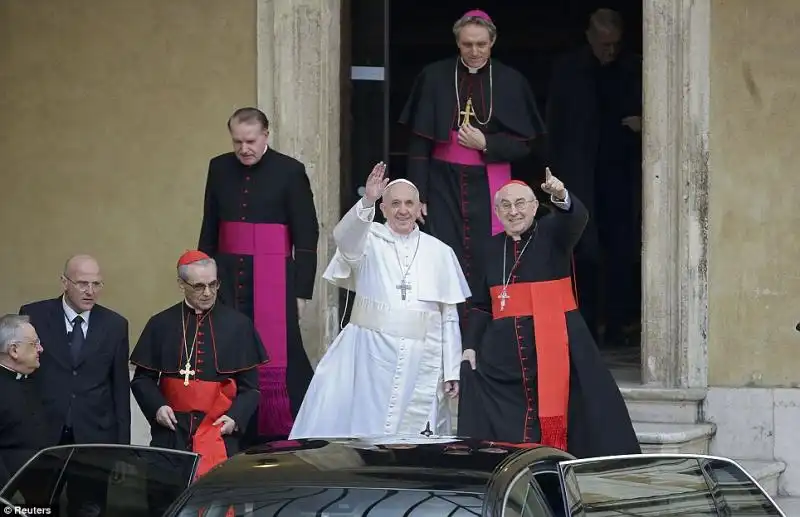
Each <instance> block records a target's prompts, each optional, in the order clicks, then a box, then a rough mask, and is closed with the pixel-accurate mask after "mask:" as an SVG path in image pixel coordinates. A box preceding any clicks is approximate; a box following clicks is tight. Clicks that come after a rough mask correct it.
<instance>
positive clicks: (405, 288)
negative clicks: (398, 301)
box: [395, 278, 411, 300]
mask: <svg viewBox="0 0 800 517" xmlns="http://www.w3.org/2000/svg"><path fill="white" fill-rule="evenodd" d="M395 287H396V288H397V289H399V290H400V295H401V296H402V297H403V300H405V299H406V293H408V291H410V290H411V284H408V283H406V280H405V278H404V279H403V280H402V281H401V282H400V283H399V284H398V285H396V286H395Z"/></svg>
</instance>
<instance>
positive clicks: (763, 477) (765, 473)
mask: <svg viewBox="0 0 800 517" xmlns="http://www.w3.org/2000/svg"><path fill="white" fill-rule="evenodd" d="M734 461H735V462H736V463H738V464H739V465H740V466H741V467H742V468H743V469H744V470H745V472H747V473H748V474H750V475H751V476H753V477H754V478H755V479H756V481H758V484H759V485H761V488H763V489H764V490H766V491H767V493H768V494H769V495H770V496H772V497H775V496H777V495H778V480H779V479H780V477H781V474H783V472H784V471H785V470H786V463H784V462H782V461H777V460H736V459H735V460H734ZM799 517H800V516H799Z"/></svg>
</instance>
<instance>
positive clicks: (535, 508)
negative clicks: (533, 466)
mask: <svg viewBox="0 0 800 517" xmlns="http://www.w3.org/2000/svg"><path fill="white" fill-rule="evenodd" d="M502 508H503V510H502V517H550V516H551V515H552V513H551V512H550V508H549V506H548V504H547V502H546V498H545V495H544V493H543V492H542V490H541V487H540V486H539V483H538V481H537V479H536V478H535V476H534V475H533V472H532V471H531V470H530V469H524V470H522V471H521V472H519V473H518V474H517V476H516V477H515V478H514V479H513V480H512V482H511V484H510V486H509V489H508V491H507V492H506V494H505V497H504V499H503V506H502Z"/></svg>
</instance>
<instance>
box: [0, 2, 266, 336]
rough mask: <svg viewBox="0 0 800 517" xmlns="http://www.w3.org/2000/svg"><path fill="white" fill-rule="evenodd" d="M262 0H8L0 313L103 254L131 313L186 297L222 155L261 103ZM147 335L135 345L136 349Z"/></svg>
mask: <svg viewBox="0 0 800 517" xmlns="http://www.w3.org/2000/svg"><path fill="white" fill-rule="evenodd" d="M255 11H256V8H255V1H254V0H225V1H224V2H223V1H219V0H136V1H130V0H69V1H64V0H36V1H30V0H2V2H0V164H2V165H0V185H2V187H1V188H0V220H2V222H3V237H4V238H3V244H2V248H3V251H2V254H0V272H1V273H0V280H1V282H0V311H2V312H16V310H17V309H18V307H19V306H20V305H21V304H22V303H24V302H27V301H31V300H34V299H39V298H45V297H53V296H56V295H58V294H59V288H60V287H59V274H60V272H61V268H62V266H63V262H64V260H65V259H66V258H67V257H68V256H69V255H71V254H73V253H78V252H83V253H91V254H93V255H95V256H96V257H97V258H98V259H99V260H100V263H101V266H102V267H103V271H104V276H105V280H106V289H105V292H104V293H103V297H102V299H101V302H102V303H104V304H105V305H107V306H110V307H112V308H114V309H115V310H118V311H119V312H121V313H122V314H123V315H125V316H127V317H128V318H129V319H130V320H131V339H132V340H133V342H134V343H135V340H136V339H137V338H138V335H139V332H140V331H141V328H142V326H143V325H144V323H145V321H146V320H147V318H148V317H149V316H150V315H151V314H153V313H155V312H157V311H159V310H161V309H162V308H163V307H165V306H167V305H169V304H172V303H175V302H177V301H178V300H179V294H178V291H177V287H176V285H175V281H174V277H175V269H174V268H175V262H176V260H177V257H178V256H179V255H180V253H182V252H183V251H184V250H185V249H187V248H191V247H194V246H196V245H197V235H198V231H199V226H200V217H201V207H202V193H203V187H204V183H205V174H206V168H207V164H208V159H209V158H210V157H211V156H212V155H214V154H217V153H220V152H225V151H228V150H230V143H229V140H228V135H227V132H226V129H225V121H226V119H227V117H228V116H229V115H230V113H231V112H232V111H233V110H234V109H235V108H237V107H241V106H244V105H249V104H253V103H255V99H256V64H255V63H256V23H255V20H256V18H255V15H256V12H255ZM132 344H133V343H132Z"/></svg>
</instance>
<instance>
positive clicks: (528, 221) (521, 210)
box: [494, 184, 539, 237]
mask: <svg viewBox="0 0 800 517" xmlns="http://www.w3.org/2000/svg"><path fill="white" fill-rule="evenodd" d="M497 197H498V199H497V203H496V204H495V208H494V209H495V213H496V214H497V217H498V219H500V221H501V222H502V223H503V228H504V229H505V231H506V233H507V234H508V235H510V236H512V237H519V236H520V235H522V234H523V233H525V231H526V230H527V229H528V228H530V227H531V225H532V224H533V218H534V216H535V215H536V210H537V209H538V208H539V202H538V201H537V200H536V196H534V195H533V191H532V190H531V189H530V188H529V187H526V186H525V185H517V184H512V185H507V186H506V187H503V188H502V189H501V190H500V191H499V193H498V196H497Z"/></svg>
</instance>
